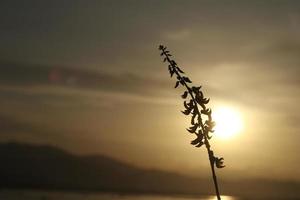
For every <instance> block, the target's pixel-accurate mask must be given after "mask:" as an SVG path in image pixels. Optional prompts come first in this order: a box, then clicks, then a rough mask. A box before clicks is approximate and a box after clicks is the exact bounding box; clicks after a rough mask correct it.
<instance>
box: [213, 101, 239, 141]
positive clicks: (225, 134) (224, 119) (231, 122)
mask: <svg viewBox="0 0 300 200" xmlns="http://www.w3.org/2000/svg"><path fill="white" fill-rule="evenodd" d="M212 117H213V120H214V121H215V122H216V126H215V128H214V130H215V135H216V136H217V137H218V138H221V139H229V138H232V137H233V136H235V135H236V134H238V133H240V132H241V130H242V128H243V120H242V117H241V115H240V113H239V112H238V111H236V110H234V109H232V108H229V107H220V108H217V109H216V110H214V111H213V113H212Z"/></svg>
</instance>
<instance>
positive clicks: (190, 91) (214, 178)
mask: <svg viewBox="0 0 300 200" xmlns="http://www.w3.org/2000/svg"><path fill="white" fill-rule="evenodd" d="M162 52H163V54H164V56H165V57H166V59H167V61H168V63H169V64H170V65H171V66H172V68H173V71H174V72H175V74H176V75H177V77H180V79H182V76H181V75H180V73H179V72H178V70H177V69H176V65H175V64H174V62H172V61H171V59H170V57H169V56H168V54H167V53H166V52H165V50H162ZM183 85H184V86H185V87H186V89H187V91H188V93H189V94H190V96H191V98H192V100H193V102H194V104H195V108H196V109H195V112H197V114H198V116H199V117H200V119H201V120H200V121H199V122H200V126H201V128H202V130H204V125H203V122H202V118H201V112H200V111H199V108H198V103H197V101H196V100H195V97H194V95H193V93H192V90H191V88H190V87H189V86H188V85H187V83H186V82H183ZM204 140H205V142H204V143H205V147H206V149H207V153H208V157H209V162H210V167H211V172H212V177H213V181H214V185H215V190H216V195H217V199H218V200H221V196H220V192H219V187H218V181H217V176H216V172H215V165H214V162H215V160H214V159H215V157H214V154H213V151H212V150H210V144H209V141H208V138H207V135H204Z"/></svg>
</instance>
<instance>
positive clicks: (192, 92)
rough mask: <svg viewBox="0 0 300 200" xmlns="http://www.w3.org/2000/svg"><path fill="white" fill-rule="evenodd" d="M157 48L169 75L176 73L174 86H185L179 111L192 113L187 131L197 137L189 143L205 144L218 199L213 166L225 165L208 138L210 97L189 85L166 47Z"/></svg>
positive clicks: (211, 124) (187, 79)
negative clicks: (208, 105) (182, 107)
mask: <svg viewBox="0 0 300 200" xmlns="http://www.w3.org/2000/svg"><path fill="white" fill-rule="evenodd" d="M158 49H159V50H160V51H161V53H160V55H161V56H162V57H163V62H168V63H169V65H168V70H169V72H170V75H171V77H172V76H173V75H174V74H175V75H176V79H177V81H176V83H175V88H177V87H178V86H179V85H182V86H184V87H185V88H186V91H184V93H183V94H182V95H181V97H182V98H183V99H186V98H188V96H190V101H189V102H188V101H187V100H185V101H184V102H183V105H184V108H185V110H184V111H181V112H182V113H183V114H185V115H190V114H191V115H192V116H191V127H189V128H188V129H187V131H188V132H190V133H192V134H195V135H196V136H197V138H196V139H194V140H192V141H191V144H192V145H194V146H195V147H198V148H199V147H201V146H203V145H205V147H206V149H207V152H208V155H209V160H210V164H211V169H212V174H213V180H214V184H215V189H216V194H217V197H218V200H220V199H221V198H220V194H219V189H218V184H217V178H216V175H215V168H214V167H215V166H216V167H217V168H223V167H225V165H223V162H224V159H223V158H217V157H215V156H214V153H213V151H212V150H211V149H210V144H209V140H210V139H211V137H212V136H210V135H209V133H213V132H214V130H213V128H214V126H215V122H214V121H213V120H212V117H211V113H212V111H211V109H210V108H207V107H206V105H207V104H208V103H209V100H210V99H209V98H205V97H204V95H203V93H202V91H201V86H199V87H196V86H192V87H190V86H189V84H190V83H192V81H191V80H190V79H189V78H188V77H187V76H183V74H184V72H183V70H182V69H181V68H179V67H178V66H177V63H176V62H175V61H174V60H172V59H171V58H170V56H171V54H170V52H169V51H168V50H166V49H167V48H166V47H165V46H163V45H159V48H158ZM187 102H188V103H187ZM199 108H201V109H199ZM202 117H204V118H202Z"/></svg>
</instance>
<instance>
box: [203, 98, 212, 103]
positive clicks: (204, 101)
mask: <svg viewBox="0 0 300 200" xmlns="http://www.w3.org/2000/svg"><path fill="white" fill-rule="evenodd" d="M209 100H210V99H209V98H204V99H202V103H204V104H208V102H209Z"/></svg>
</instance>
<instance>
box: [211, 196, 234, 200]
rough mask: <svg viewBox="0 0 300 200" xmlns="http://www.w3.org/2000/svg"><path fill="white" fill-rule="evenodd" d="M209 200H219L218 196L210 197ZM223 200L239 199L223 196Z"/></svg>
mask: <svg viewBox="0 0 300 200" xmlns="http://www.w3.org/2000/svg"><path fill="white" fill-rule="evenodd" d="M207 200H218V199H217V197H216V196H213V197H208V199H207ZM221 200H238V198H236V197H233V196H221Z"/></svg>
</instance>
